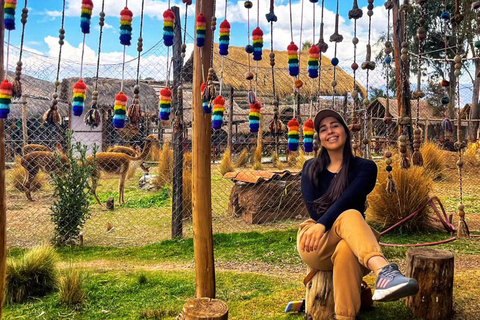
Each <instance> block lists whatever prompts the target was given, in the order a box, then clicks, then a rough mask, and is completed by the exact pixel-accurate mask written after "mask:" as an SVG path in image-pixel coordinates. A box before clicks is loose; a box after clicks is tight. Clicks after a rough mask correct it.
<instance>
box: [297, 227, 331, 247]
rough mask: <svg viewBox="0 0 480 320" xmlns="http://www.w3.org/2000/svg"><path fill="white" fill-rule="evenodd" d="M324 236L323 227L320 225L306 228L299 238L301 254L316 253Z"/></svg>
mask: <svg viewBox="0 0 480 320" xmlns="http://www.w3.org/2000/svg"><path fill="white" fill-rule="evenodd" d="M324 234H325V226H324V225H323V224H321V223H315V224H314V225H313V226H311V227H310V228H308V230H307V231H305V233H304V234H303V235H302V237H301V238H300V250H302V251H303V252H305V251H307V252H310V251H316V250H318V247H319V245H320V240H321V239H322V237H323V235H324Z"/></svg>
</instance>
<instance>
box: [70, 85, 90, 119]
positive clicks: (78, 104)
mask: <svg viewBox="0 0 480 320" xmlns="http://www.w3.org/2000/svg"><path fill="white" fill-rule="evenodd" d="M86 97H87V85H86V84H85V82H83V80H82V79H79V80H78V81H77V83H75V85H74V86H73V102H72V108H73V115H74V116H77V117H79V116H81V115H82V113H83V106H84V104H85V98H86Z"/></svg>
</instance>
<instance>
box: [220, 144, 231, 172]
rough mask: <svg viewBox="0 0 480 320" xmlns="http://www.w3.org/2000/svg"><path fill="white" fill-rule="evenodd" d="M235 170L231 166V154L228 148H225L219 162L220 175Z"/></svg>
mask: <svg viewBox="0 0 480 320" xmlns="http://www.w3.org/2000/svg"><path fill="white" fill-rule="evenodd" d="M234 170H235V167H234V166H233V161H232V156H231V153H230V149H227V150H225V153H224V154H223V158H222V162H221V163H220V173H221V174H222V176H223V175H224V174H225V173H227V172H232V171H234Z"/></svg>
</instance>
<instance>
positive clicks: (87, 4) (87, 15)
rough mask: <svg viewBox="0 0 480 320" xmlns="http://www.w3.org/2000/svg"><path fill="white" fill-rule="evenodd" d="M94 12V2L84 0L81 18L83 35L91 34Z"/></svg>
mask: <svg viewBox="0 0 480 320" xmlns="http://www.w3.org/2000/svg"><path fill="white" fill-rule="evenodd" d="M92 10H93V2H92V0H82V14H81V16H80V17H81V18H80V27H81V28H82V33H90V20H91V19H92Z"/></svg>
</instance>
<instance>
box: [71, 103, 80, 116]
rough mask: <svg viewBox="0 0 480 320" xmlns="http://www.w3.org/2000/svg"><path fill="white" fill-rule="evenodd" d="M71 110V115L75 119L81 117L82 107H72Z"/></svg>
mask: <svg viewBox="0 0 480 320" xmlns="http://www.w3.org/2000/svg"><path fill="white" fill-rule="evenodd" d="M72 110H73V115H74V116H77V117H79V116H81V115H82V113H83V107H80V106H73V107H72Z"/></svg>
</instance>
